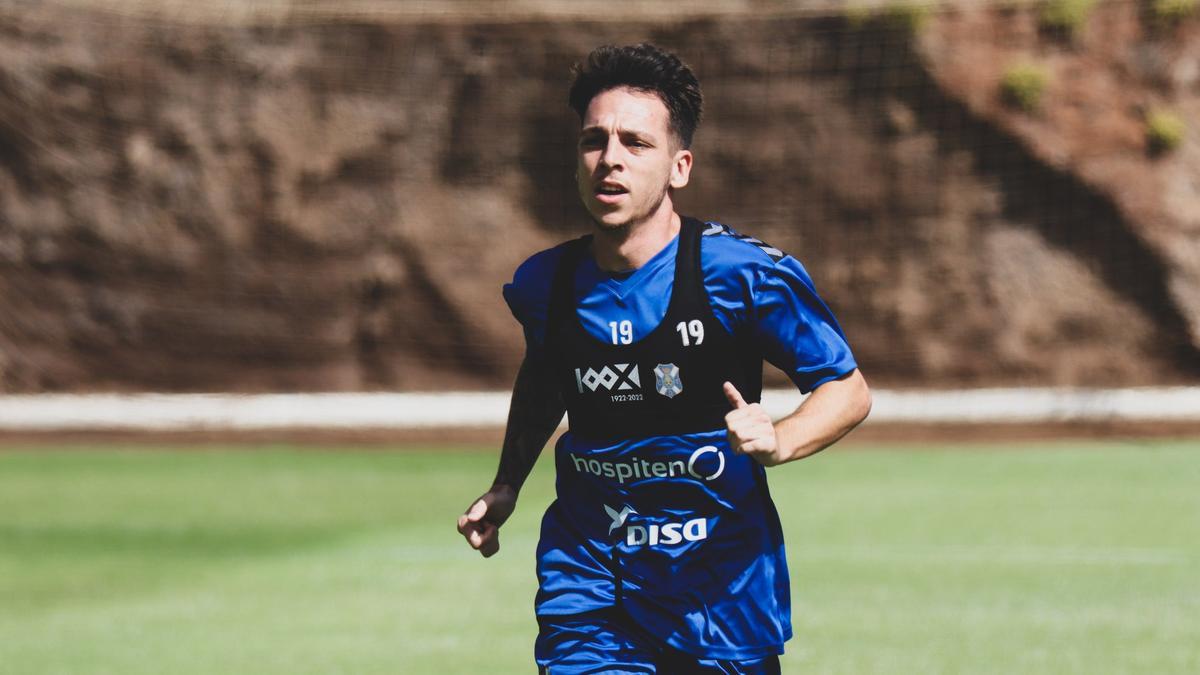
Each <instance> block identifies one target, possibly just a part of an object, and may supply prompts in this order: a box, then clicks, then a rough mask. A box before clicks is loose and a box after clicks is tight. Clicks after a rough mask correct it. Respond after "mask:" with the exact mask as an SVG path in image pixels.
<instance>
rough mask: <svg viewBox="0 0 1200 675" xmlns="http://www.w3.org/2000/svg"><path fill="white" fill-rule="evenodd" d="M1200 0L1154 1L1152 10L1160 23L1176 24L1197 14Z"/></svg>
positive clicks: (1151, 6)
mask: <svg viewBox="0 0 1200 675" xmlns="http://www.w3.org/2000/svg"><path fill="white" fill-rule="evenodd" d="M1198 6H1200V0H1154V2H1153V4H1151V5H1150V9H1151V11H1152V12H1154V18H1155V19H1157V20H1158V22H1159V23H1163V24H1176V23H1179V22H1180V21H1183V20H1184V19H1186V18H1188V17H1189V16H1191V15H1193V14H1195V13H1196V9H1197V7H1198Z"/></svg>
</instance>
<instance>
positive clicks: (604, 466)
mask: <svg viewBox="0 0 1200 675" xmlns="http://www.w3.org/2000/svg"><path fill="white" fill-rule="evenodd" d="M708 455H712V457H709V456H708ZM571 463H572V464H573V465H574V466H575V471H577V472H578V473H589V474H591V475H593V476H600V477H602V478H615V479H616V481H617V482H618V483H621V484H624V483H625V481H627V480H630V479H642V478H675V477H676V476H691V477H692V478H699V479H700V480H712V479H714V478H717V477H718V476H720V475H721V474H722V473H724V472H725V455H723V454H721V451H720V450H718V449H717V447H716V446H715V445H706V446H704V447H702V448H697V449H695V450H693V451H692V454H691V455H689V456H688V458H687V461H684V460H682V459H675V460H671V461H663V460H656V461H650V460H646V459H639V458H637V457H630V458H628V459H621V460H616V461H614V460H604V459H595V458H586V457H580V456H578V455H575V454H571Z"/></svg>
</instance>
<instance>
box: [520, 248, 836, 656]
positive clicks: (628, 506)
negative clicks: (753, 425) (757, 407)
mask: <svg viewBox="0 0 1200 675" xmlns="http://www.w3.org/2000/svg"><path fill="white" fill-rule="evenodd" d="M705 235H706V236H704V237H703V240H702V246H701V249H700V252H701V254H700V268H701V275H702V277H703V288H704V291H705V293H706V294H707V296H708V300H709V303H710V305H711V308H712V310H713V316H714V317H715V318H716V319H717V320H718V321H719V322H720V323H721V325H722V326H723V327H724V328H725V329H726V330H727V331H729V332H730V333H738V334H748V335H751V336H753V340H752V345H753V347H754V348H756V349H757V350H758V351H759V352H760V353H761V355H762V357H763V358H765V359H766V360H767V361H769V362H770V363H772V364H773V365H775V366H776V367H779V368H780V369H781V370H783V371H784V372H785V373H787V374H788V375H789V377H791V379H792V380H793V381H794V382H795V383H796V385H797V386H798V387H799V388H800V389H801V390H803V391H810V390H811V389H813V388H815V387H817V386H819V385H820V384H822V383H824V382H826V381H828V380H830V379H834V378H837V377H840V376H842V375H845V374H846V373H849V372H850V371H852V370H853V369H854V368H855V367H856V366H855V363H854V359H853V356H852V355H851V353H850V349H849V347H848V346H847V344H846V340H845V338H844V336H843V334H842V332H841V329H840V328H839V327H838V325H837V323H836V321H835V320H834V318H833V316H832V314H831V313H830V312H829V310H828V308H827V307H826V306H825V305H824V303H822V302H821V300H820V298H819V297H818V296H817V294H816V292H815V290H814V289H813V285H812V282H811V280H810V279H809V277H808V275H807V273H806V272H805V270H804V268H803V267H802V266H801V265H800V263H799V262H798V261H796V260H795V259H794V258H792V257H790V256H786V255H784V254H782V253H781V252H779V251H777V250H775V249H772V248H770V247H769V246H767V245H766V244H763V243H762V242H760V241H758V240H754V239H750V238H748V237H742V236H740V235H737V234H736V233H735V232H733V231H732V230H730V229H729V228H727V227H725V226H721V225H717V224H708V225H707V226H706V230H705ZM677 248H678V238H677V239H676V240H673V241H672V242H671V243H670V244H669V245H668V246H667V247H666V248H664V249H663V250H662V251H661V252H659V253H658V254H657V255H655V256H654V257H653V258H652V259H651V260H650V261H648V262H647V263H646V264H645V265H643V266H642V267H641V268H639V269H637V270H635V271H633V272H632V273H630V274H625V275H613V274H610V273H607V272H604V271H603V270H601V269H599V268H598V267H597V266H596V264H595V262H594V260H593V259H592V258H591V257H590V256H584V259H583V260H582V262H581V264H580V265H579V267H578V268H577V270H576V271H575V273H574V275H573V276H574V279H573V291H574V298H575V300H576V303H575V306H576V314H577V317H578V319H579V321H580V324H581V326H582V327H583V328H584V329H585V330H586V331H587V333H589V334H590V335H591V336H592V337H594V338H596V339H597V340H599V341H604V342H611V344H628V343H630V342H633V341H636V340H638V339H639V338H640V337H641V336H645V335H649V334H650V333H651V332H652V331H654V329H656V328H657V327H658V325H659V324H660V323H661V322H662V321H663V318H664V316H665V315H666V313H667V308H668V304H669V301H670V299H671V296H672V291H673V288H672V285H673V283H674V279H675V261H676V253H677ZM562 250H563V247H557V248H554V249H550V250H547V251H543V252H542V253H539V254H537V255H535V256H533V257H531V258H530V259H529V260H528V261H526V262H525V263H524V264H523V265H522V266H521V267H520V268H519V269H518V270H517V273H516V275H515V278H514V280H513V283H512V284H509V285H506V286H505V288H504V297H505V299H506V301H507V302H508V304H509V306H510V308H511V309H512V311H513V314H514V315H515V316H516V317H517V319H518V320H519V321H520V322H521V324H522V325H523V327H524V329H525V333H526V339H527V342H528V344H529V349H530V350H533V351H536V350H539V349H541V348H543V346H544V345H545V340H546V331H547V320H548V314H549V311H548V307H549V305H550V297H551V285H552V283H551V282H552V280H553V279H554V276H555V270H556V269H557V266H558V263H559V259H560V257H561V256H562ZM686 330H687V327H686V326H685V327H684V331H683V332H686ZM681 337H682V338H683V339H684V340H685V342H686V340H687V336H686V335H681ZM597 377H600V376H599V375H597ZM666 377H667V378H668V382H670V374H669V373H667V374H666ZM685 381H686V380H685ZM659 385H660V387H661V386H662V381H660V382H659ZM581 387H582V383H581ZM581 390H582V389H581ZM659 393H663V392H662V391H661V389H660V392H659ZM555 463H556V467H557V476H558V477H557V499H556V500H555V502H554V503H553V504H552V505H551V506H550V508H549V509H548V510H547V512H546V515H545V518H544V519H543V523H542V536H541V541H540V542H539V546H538V578H539V582H540V583H539V591H538V595H537V599H536V611H537V614H538V615H539V616H562V615H573V614H579V613H582V612H588V611H594V610H598V609H602V608H606V607H611V606H613V605H618V604H619V605H621V606H622V607H623V608H624V609H625V610H626V612H627V614H628V615H629V616H630V617H632V618H633V620H635V621H637V622H638V624H639V626H640V627H641V628H643V629H645V630H646V631H647V632H649V633H650V634H652V635H654V636H656V637H658V638H659V639H661V640H663V641H664V642H665V643H666V644H669V645H670V646H672V647H674V648H676V649H679V650H681V651H684V652H688V653H691V654H694V655H697V656H704V657H709V658H717V659H752V658H756V657H760V656H764V655H768V654H778V653H782V646H783V643H784V642H785V641H786V640H787V639H788V638H789V637H790V636H791V619H790V600H789V597H790V596H789V584H788V574H787V565H786V560H785V555H784V549H783V537H782V532H781V528H780V526H779V519H778V515H777V514H776V512H775V508H774V505H773V503H772V502H771V500H770V496H769V493H768V490H767V485H766V476H765V472H764V470H763V468H762V467H761V466H760V465H759V464H758V463H757V462H755V461H754V460H753V459H751V458H749V457H746V456H744V455H737V454H734V453H733V452H732V451H731V450H730V448H729V446H728V443H727V440H726V434H725V429H724V428H723V427H721V428H714V429H711V430H708V431H701V432H695V433H686V434H680V435H663V436H649V437H645V438H637V439H631V440H620V441H603V442H602V441H596V440H590V439H587V438H584V437H581V436H578V435H576V434H573V433H571V432H568V433H566V434H564V435H563V436H562V437H561V438H560V439H559V442H558V444H557V446H556V448H555Z"/></svg>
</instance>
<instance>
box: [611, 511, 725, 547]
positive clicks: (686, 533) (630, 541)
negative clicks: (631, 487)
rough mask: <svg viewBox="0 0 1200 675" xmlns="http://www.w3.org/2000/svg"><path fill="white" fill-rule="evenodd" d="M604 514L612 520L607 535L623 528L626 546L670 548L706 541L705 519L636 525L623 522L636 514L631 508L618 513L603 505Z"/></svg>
mask: <svg viewBox="0 0 1200 675" xmlns="http://www.w3.org/2000/svg"><path fill="white" fill-rule="evenodd" d="M604 512H605V513H607V514H608V517H609V518H611V519H612V524H611V525H609V527H608V533H609V534H612V533H613V531H614V530H616V529H617V528H620V527H624V528H625V545H626V546H659V545H664V546H670V545H672V544H681V543H683V542H685V541H700V540H702V539H708V520H707V519H706V518H692V519H691V520H686V521H683V522H681V523H662V524H659V523H651V524H649V525H637V524H632V523H630V524H626V522H625V521H626V519H628V518H629V515H630V514H637V511H634V510H633V508H632V507H629V506H624V507H622V508H621V510H620V511H618V510H616V509H614V508H613V507H611V506H609V505H608V504H605V505H604Z"/></svg>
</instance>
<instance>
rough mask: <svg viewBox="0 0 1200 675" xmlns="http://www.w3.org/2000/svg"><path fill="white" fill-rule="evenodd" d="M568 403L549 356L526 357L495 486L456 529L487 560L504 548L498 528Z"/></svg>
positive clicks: (530, 355) (464, 515)
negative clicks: (548, 360) (554, 376)
mask: <svg viewBox="0 0 1200 675" xmlns="http://www.w3.org/2000/svg"><path fill="white" fill-rule="evenodd" d="M565 411H566V405H565V404H564V403H563V400H562V395H561V394H560V392H559V391H558V388H557V387H556V386H555V385H554V380H553V377H552V376H551V371H550V367H549V363H548V362H547V360H546V359H545V357H540V356H535V355H533V354H531V353H528V352H527V353H526V354H525V360H524V361H523V362H522V363H521V370H520V371H518V373H517V380H516V382H515V383H513V394H512V402H511V403H510V404H509V408H508V428H507V430H506V431H505V432H504V444H503V445H502V446H501V448H500V466H499V468H498V469H497V470H496V478H495V480H493V481H492V487H491V488H490V489H488V491H487V492H485V493H483V494H482V495H480V497H479V498H478V499H476V500H475V501H474V502H472V503H471V506H470V507H468V508H467V511H466V513H464V514H462V515H461V516H459V518H458V531H459V533H460V534H462V535H463V537H465V538H466V540H467V543H468V544H470V545H471V547H472V548H474V549H477V550H478V551H479V552H480V553H482V554H483V557H485V558H487V557H490V556H491V555H493V554H495V553H496V551H498V550H500V526H501V525H503V524H504V521H506V520H508V517H509V516H510V515H512V512H513V509H514V508H516V506H517V493H519V492H520V491H521V486H522V485H524V484H525V479H526V478H528V477H529V472H530V471H531V470H532V469H533V465H534V463H535V462H537V458H538V455H539V454H541V452H542V448H543V447H545V446H546V441H548V440H550V437H551V436H552V435H554V430H555V429H557V428H558V423H559V422H561V421H562V416H563V412H565Z"/></svg>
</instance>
